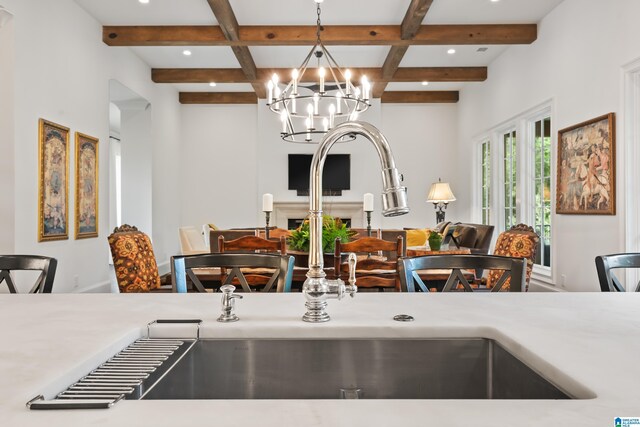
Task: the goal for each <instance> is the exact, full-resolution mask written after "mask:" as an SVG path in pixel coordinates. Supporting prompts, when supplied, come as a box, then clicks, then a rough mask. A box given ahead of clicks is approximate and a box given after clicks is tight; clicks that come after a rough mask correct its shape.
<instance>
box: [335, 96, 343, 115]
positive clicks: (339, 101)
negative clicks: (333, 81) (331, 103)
mask: <svg viewBox="0 0 640 427" xmlns="http://www.w3.org/2000/svg"><path fill="white" fill-rule="evenodd" d="M336 110H337V113H338V114H342V93H341V92H338V93H336Z"/></svg>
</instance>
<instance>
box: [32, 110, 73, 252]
mask: <svg viewBox="0 0 640 427" xmlns="http://www.w3.org/2000/svg"><path fill="white" fill-rule="evenodd" d="M68 238H69V128H67V127H65V126H62V125H59V124H57V123H53V122H50V121H48V120H45V119H42V118H41V119H40V120H39V122H38V241H39V242H45V241H49V240H65V239H68Z"/></svg>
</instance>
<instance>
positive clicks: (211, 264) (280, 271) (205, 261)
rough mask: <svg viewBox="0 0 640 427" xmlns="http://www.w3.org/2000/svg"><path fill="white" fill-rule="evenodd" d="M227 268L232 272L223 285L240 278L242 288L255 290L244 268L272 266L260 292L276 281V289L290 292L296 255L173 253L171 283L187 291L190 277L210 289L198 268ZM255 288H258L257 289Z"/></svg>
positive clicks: (201, 289) (199, 287)
mask: <svg viewBox="0 0 640 427" xmlns="http://www.w3.org/2000/svg"><path fill="white" fill-rule="evenodd" d="M216 267H218V268H225V269H229V270H230V272H229V274H228V276H227V277H226V279H225V280H224V283H223V285H227V284H232V283H233V282H234V279H237V280H238V282H239V284H240V286H241V288H242V291H244V292H252V288H251V286H249V281H248V280H247V277H246V275H245V273H243V269H246V268H260V269H272V270H273V273H272V274H271V277H270V280H269V281H268V282H267V283H265V285H264V286H263V287H262V289H259V291H260V292H269V291H271V289H273V287H274V285H275V290H276V292H290V291H291V280H292V278H293V257H292V256H286V255H285V256H282V255H275V254H231V253H224V254H198V255H184V256H174V257H171V283H172V284H173V292H178V293H184V292H187V277H188V278H189V279H190V280H191V282H192V283H193V286H194V288H195V289H196V290H197V291H199V292H206V290H205V288H204V286H202V282H200V280H199V279H198V276H197V275H196V274H195V273H194V271H193V269H194V268H216ZM254 290H255V289H254Z"/></svg>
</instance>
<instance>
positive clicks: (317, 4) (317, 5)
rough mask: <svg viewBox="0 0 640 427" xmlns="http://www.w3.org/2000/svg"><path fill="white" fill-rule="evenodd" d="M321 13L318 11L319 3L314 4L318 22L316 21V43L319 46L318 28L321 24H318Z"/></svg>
mask: <svg viewBox="0 0 640 427" xmlns="http://www.w3.org/2000/svg"><path fill="white" fill-rule="evenodd" d="M321 12H322V11H321V10H320V3H316V13H317V14H318V20H317V21H316V37H317V40H316V43H317V44H320V28H321V27H322V24H321V23H320V13H321Z"/></svg>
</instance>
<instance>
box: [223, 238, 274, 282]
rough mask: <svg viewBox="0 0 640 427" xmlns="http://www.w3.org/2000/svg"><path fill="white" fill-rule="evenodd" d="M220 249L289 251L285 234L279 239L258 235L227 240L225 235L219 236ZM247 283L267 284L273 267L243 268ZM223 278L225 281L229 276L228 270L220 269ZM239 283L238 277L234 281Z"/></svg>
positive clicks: (224, 250)
mask: <svg viewBox="0 0 640 427" xmlns="http://www.w3.org/2000/svg"><path fill="white" fill-rule="evenodd" d="M218 249H219V250H220V253H245V254H250V253H271V254H277V255H285V254H286V253H287V241H286V240H285V237H284V236H280V238H279V239H277V240H276V239H273V240H272V239H263V238H262V237H257V236H242V237H239V238H237V239H234V240H225V236H224V235H221V236H219V237H218ZM242 272H243V274H244V277H245V279H246V281H247V283H248V284H249V285H250V286H254V287H261V286H265V285H266V284H267V283H269V281H270V280H271V278H272V276H273V269H268V268H267V269H264V268H245V269H243V270H242ZM220 273H221V280H222V281H223V282H224V281H225V280H226V278H227V270H226V269H225V268H222V269H221V270H220ZM232 284H234V285H239V284H240V281H239V279H238V278H236V279H234V282H233V283H232Z"/></svg>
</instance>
